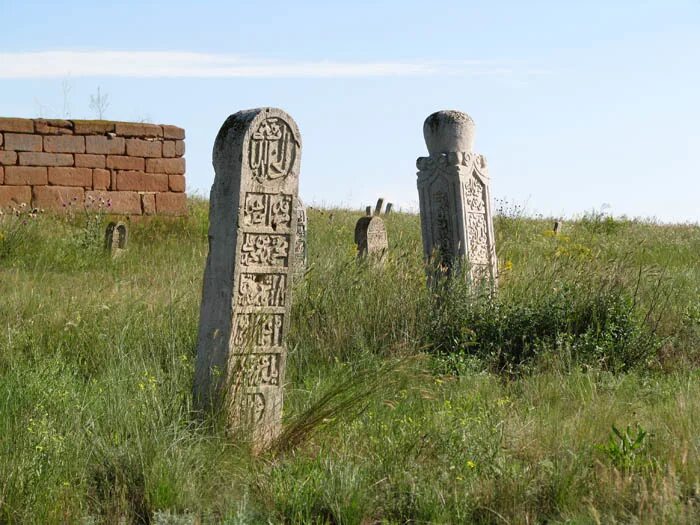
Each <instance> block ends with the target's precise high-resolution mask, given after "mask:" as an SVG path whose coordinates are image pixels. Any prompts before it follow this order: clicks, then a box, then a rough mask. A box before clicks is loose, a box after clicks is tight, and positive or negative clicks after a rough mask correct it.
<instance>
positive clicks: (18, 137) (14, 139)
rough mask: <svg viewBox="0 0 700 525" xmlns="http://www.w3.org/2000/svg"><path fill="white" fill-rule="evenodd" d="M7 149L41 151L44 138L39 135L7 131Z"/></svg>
mask: <svg viewBox="0 0 700 525" xmlns="http://www.w3.org/2000/svg"><path fill="white" fill-rule="evenodd" d="M30 122H31V121H30ZM5 149H6V150H8V151H41V149H42V140H41V137H40V136H39V135H24V134H21V133H5Z"/></svg>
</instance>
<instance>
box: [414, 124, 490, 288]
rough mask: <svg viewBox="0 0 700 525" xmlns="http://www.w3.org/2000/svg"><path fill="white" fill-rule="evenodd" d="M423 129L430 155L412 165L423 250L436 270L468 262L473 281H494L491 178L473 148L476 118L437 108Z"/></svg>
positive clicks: (482, 159)
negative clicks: (435, 258) (414, 174)
mask: <svg viewBox="0 0 700 525" xmlns="http://www.w3.org/2000/svg"><path fill="white" fill-rule="evenodd" d="M423 134H424V137H425V143H426V145H427V147H428V152H429V153H430V155H429V156H428V157H419V158H418V160H417V161H416V166H417V168H418V196H419V202H420V217H421V233H422V237H423V253H424V256H425V258H426V260H430V261H433V262H435V263H437V266H438V269H439V270H440V273H445V274H448V275H451V274H452V273H453V272H454V270H456V269H457V268H458V267H460V266H461V265H462V264H463V263H466V264H467V266H468V267H469V273H468V277H470V278H471V280H472V282H475V281H482V280H483V279H488V281H489V282H490V284H491V285H495V282H496V268H497V261H496V248H495V244H494V231H493V217H492V213H491V193H490V179H489V174H488V169H487V166H486V159H485V158H484V157H483V155H478V154H476V153H474V152H473V151H472V146H473V143H474V121H473V120H472V119H471V117H469V115H467V114H466V113H461V112H459V111H438V112H436V113H433V114H432V115H430V116H429V117H428V118H427V119H426V120H425V123H424V125H423ZM434 257H437V260H434V259H433V258H434Z"/></svg>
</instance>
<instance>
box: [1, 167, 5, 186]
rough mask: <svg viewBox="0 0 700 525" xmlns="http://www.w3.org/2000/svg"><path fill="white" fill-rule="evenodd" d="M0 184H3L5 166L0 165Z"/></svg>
mask: <svg viewBox="0 0 700 525" xmlns="http://www.w3.org/2000/svg"><path fill="white" fill-rule="evenodd" d="M0 184H5V168H3V167H2V166H0Z"/></svg>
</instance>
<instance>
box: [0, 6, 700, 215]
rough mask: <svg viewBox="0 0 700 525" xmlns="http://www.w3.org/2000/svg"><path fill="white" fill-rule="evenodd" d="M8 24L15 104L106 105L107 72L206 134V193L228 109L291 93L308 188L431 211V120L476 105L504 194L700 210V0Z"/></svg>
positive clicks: (197, 13)
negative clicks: (421, 184)
mask: <svg viewBox="0 0 700 525" xmlns="http://www.w3.org/2000/svg"><path fill="white" fill-rule="evenodd" d="M0 20H1V21H2V31H0V115H2V116H21V117H34V116H45V117H62V116H64V114H65V113H68V114H69V116H71V117H73V118H85V117H89V118H93V117H94V116H95V115H94V113H93V112H92V111H91V110H90V108H89V98H90V94H91V93H94V92H95V91H96V88H97V87H98V86H100V87H101V90H102V92H104V93H107V94H108V95H109V101H110V105H109V107H108V109H107V113H106V118H110V119H114V120H144V119H145V120H148V121H151V122H157V123H171V124H176V125H179V126H182V127H184V128H186V130H187V154H186V157H187V168H188V169H187V172H188V173H187V181H188V182H187V184H188V192H190V193H199V194H204V195H208V192H209V187H210V185H211V183H212V180H213V176H214V174H213V169H212V167H211V147H212V144H213V140H214V137H215V136H216V133H217V131H218V129H219V127H220V125H221V124H222V123H223V121H224V120H225V118H226V117H227V116H228V115H229V114H231V113H233V112H235V111H238V110H240V109H246V108H251V107H259V106H277V107H280V108H282V109H284V110H286V111H287V112H289V113H290V114H291V115H292V116H293V117H294V118H295V120H296V121H297V123H298V124H299V127H300V129H301V133H302V137H303V142H304V149H303V154H302V171H301V195H302V197H303V198H304V199H305V200H306V201H307V202H316V203H318V204H327V205H345V206H352V207H360V206H364V205H366V204H370V203H372V202H374V200H375V199H376V198H377V197H378V196H380V195H381V196H384V197H385V198H387V199H388V200H390V201H393V202H395V203H397V204H399V205H401V206H404V207H413V208H415V207H416V206H417V191H416V185H415V184H416V174H415V172H416V169H415V159H416V157H418V156H422V155H424V154H425V153H426V152H425V145H424V143H423V137H422V124H423V120H424V119H425V117H426V116H427V115H428V114H430V113H432V112H433V111H436V110H439V109H459V110H462V111H465V112H467V113H469V114H470V115H472V117H473V118H474V120H475V121H476V124H477V136H476V144H475V149H476V150H477V151H478V152H480V153H483V154H485V155H486V156H487V158H488V160H489V166H490V170H491V177H492V181H493V193H494V197H496V198H507V199H508V200H510V201H511V202H515V203H519V204H527V207H528V209H529V210H530V211H532V212H542V213H545V214H552V215H563V216H571V215H575V214H578V213H581V212H584V211H587V210H591V209H593V208H596V209H600V208H601V206H603V205H604V204H605V205H609V206H610V210H611V211H612V213H613V214H615V215H621V214H627V215H630V216H643V217H657V218H658V219H661V220H664V221H691V222H698V221H700V2H699V1H698V0H685V1H684V0H666V1H662V0H658V1H642V0H638V1H599V0H591V1H588V2H567V1H561V0H559V1H547V2H545V1H534V0H532V1H515V0H513V1H492V2H487V1H485V0H484V1H481V2H475V1H472V2H469V1H454V2H440V1H432V2H412V1H409V0H403V1H386V2H367V1H357V0H356V1H352V2H350V1H348V2H330V1H328V2H321V1H308V0H307V1H304V0H297V1H294V2H291V1H286V2H277V1H274V0H267V1H265V2H261V1H250V2H242V1H235V0H229V1H208V2H207V1H201V2H191V1H187V2H185V1H177V0H169V1H147V0H140V1H121V2H96V1H94V0H90V1H60V0H55V1H43V2H39V1H33V0H0ZM115 52H120V53H115ZM149 52H150V53H149ZM154 52H156V53H155V54H153V53H154ZM64 102H66V103H64ZM64 106H67V107H64Z"/></svg>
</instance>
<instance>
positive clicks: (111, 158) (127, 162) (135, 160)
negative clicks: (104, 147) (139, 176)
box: [106, 155, 146, 171]
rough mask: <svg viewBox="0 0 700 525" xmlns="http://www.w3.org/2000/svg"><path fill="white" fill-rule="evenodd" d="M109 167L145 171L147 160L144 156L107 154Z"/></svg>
mask: <svg viewBox="0 0 700 525" xmlns="http://www.w3.org/2000/svg"><path fill="white" fill-rule="evenodd" d="M106 165H107V167H108V168H110V169H116V170H136V171H143V170H144V169H145V168H146V161H145V159H143V158H142V157H127V156H123V155H107V164H106Z"/></svg>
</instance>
